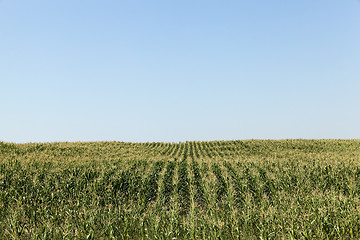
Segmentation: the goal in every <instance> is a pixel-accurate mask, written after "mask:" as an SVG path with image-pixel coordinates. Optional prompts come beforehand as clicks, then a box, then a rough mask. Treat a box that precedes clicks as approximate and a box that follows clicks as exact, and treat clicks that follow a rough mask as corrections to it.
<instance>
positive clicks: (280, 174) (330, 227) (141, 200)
mask: <svg viewBox="0 0 360 240" xmlns="http://www.w3.org/2000/svg"><path fill="white" fill-rule="evenodd" d="M219 238H220V239H239V238H243V239H259V238H263V239H291V238H293V239H326V238H330V239H334V238H336V239H338V238H340V239H354V238H355V239H359V238H360V140H244V141H210V142H184V143H126V142H76V143H65V142H64V143H28V144H12V143H4V142H0V239H219Z"/></svg>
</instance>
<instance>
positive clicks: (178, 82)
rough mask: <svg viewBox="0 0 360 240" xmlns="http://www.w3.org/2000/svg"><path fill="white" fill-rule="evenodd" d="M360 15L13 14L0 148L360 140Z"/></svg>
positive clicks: (14, 4) (81, 6) (26, 5)
mask: <svg viewBox="0 0 360 240" xmlns="http://www.w3.org/2000/svg"><path fill="white" fill-rule="evenodd" d="M359 92H360V1H357V0H342V1H339V0H316V1H314V0H301V1H283V0H272V1H268V0H257V1H254V0H244V1H242V0H241V1H239V0H236V1H219V0H216V1H214V0H196V1H194V0H192V1H187V0H181V1H177V0H175V1H168V0H167V1H141V0H139V1H130V0H128V1H119V0H116V1H115V0H104V1H93V0H77V1H73V0H71V1H70V0H52V1H48V0H33V1H25V0H0V107H1V109H0V111H1V114H0V141H6V142H48V141H51V142H53V141H103V140H116V141H134V142H147V141H165V142H174V141H186V140H231V139H252V138H254V139H256V138H259V139H283V138H360V127H359V123H360V111H359V106H360V94H359Z"/></svg>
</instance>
